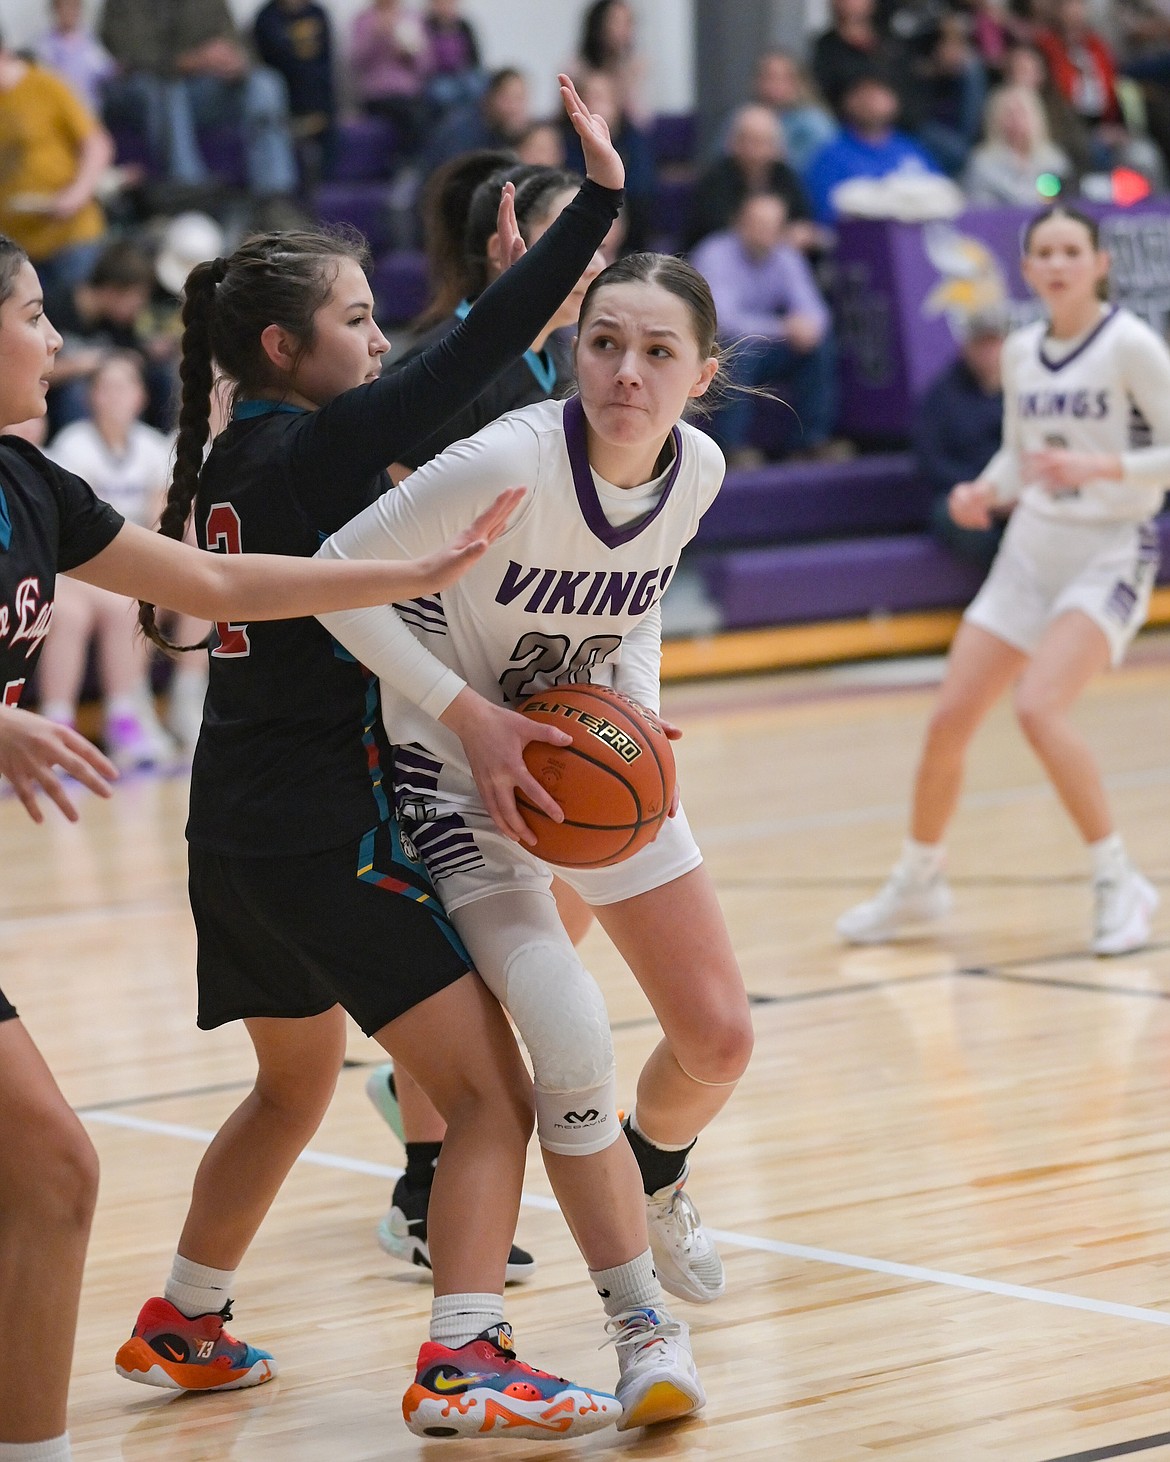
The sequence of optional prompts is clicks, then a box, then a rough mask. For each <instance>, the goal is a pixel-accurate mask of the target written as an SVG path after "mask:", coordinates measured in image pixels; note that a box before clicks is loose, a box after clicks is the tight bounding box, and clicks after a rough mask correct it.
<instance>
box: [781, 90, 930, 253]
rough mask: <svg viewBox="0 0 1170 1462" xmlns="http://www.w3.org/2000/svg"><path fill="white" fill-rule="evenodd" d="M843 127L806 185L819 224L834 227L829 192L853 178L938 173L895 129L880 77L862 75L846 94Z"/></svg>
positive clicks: (891, 100) (893, 99)
mask: <svg viewBox="0 0 1170 1462" xmlns="http://www.w3.org/2000/svg"><path fill="white" fill-rule="evenodd" d="M842 106H843V109H844V113H845V126H844V127H843V128H842V129H841V131H840V133H839V134H838V135H837V136H836V137H835V138H834V139H833V141H832V142H828V143H826V144H825V146H824V147H822V148H821V150H820V152H818V153H817V155H816V157H814V158H813V160H812V162H811V164H810V165H809V169H808V175H807V177H806V178H805V182H806V183H807V184H808V191H809V194H810V196H811V198H812V203H813V210H814V212H815V213H816V216H817V218H819V219H820V220H821V222H822V223H830V224H831V223H835V222H836V219H837V209H836V206H835V204H834V202H833V191H834V189H835V188H837V187H838V186H839V185H840V184H841V183H845V182H848V181H849V180H850V179H851V178H885V177H888V176H889V175H890V174H891V173H896V172H898V171H899V170H901V169H903V168H913V169H918V170H920V171H922V172H929V173H937V172H938V168H937V167H936V166H935V164H934V162H933V161H932V160H931V158H930V157H929V156H928V155H927V153H925V152H924V151H923V149H922V148H921V147H920V146H919V145H918V143H917V142H915V141H914V139H913V138H912V137H907V136H906V135H905V134H904V133H902V132H897V131H895V130H894V118H895V117H896V116H897V113H898V98H897V96H896V95H895V94H894V92H893V90H892V89H891V87H890V86H889V85H888V83H887V82H885V81H883V80H882V79H881V77H879V76H860V77H858V78H856V79H855V80H854V81H853V82H852V83H851V85H850V86H849V89H848V90H847V91H846V92H845V96H844V100H843V103H842Z"/></svg>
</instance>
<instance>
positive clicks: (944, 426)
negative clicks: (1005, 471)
mask: <svg viewBox="0 0 1170 1462" xmlns="http://www.w3.org/2000/svg"><path fill="white" fill-rule="evenodd" d="M1006 335H1007V320H1006V318H1005V317H1004V315H1003V313H1002V312H1001V311H995V310H991V311H988V312H986V313H984V314H981V315H975V316H973V317H972V319H971V320H970V321H968V323H967V327H966V330H965V332H964V337H963V343H962V346H961V347H960V350H959V354H958V356H957V358H956V359H955V360H954V361H953V362H952V363H951V364H950V365H949V366H948V367H947V368H946V370H944V371H943V372H942V374H941V375H940V376H938V377H937V379H936V380H935V381H934V382H933V383H932V384H931V385H930V386H929V387H928V388H927V391H926V394H925V395H924V396H923V398H922V400H921V401H920V402H919V403H918V406H917V408H916V410H915V413H914V456H915V460H916V462H917V465H918V471H919V473H920V474H921V476H922V478H923V480H924V481H925V482H926V483H927V484H928V485H929V487H930V489H931V491H932V493H933V494H934V501H933V503H932V506H931V513H930V526H931V531H932V532H933V533H934V535H935V537H936V538H938V539H939V541H940V542H942V543H945V544H946V546H947V547H948V548H950V549H951V550H952V551H953V552H954V553H956V554H958V555H959V557H960V558H964V559H967V560H969V561H970V562H973V563H977V564H981V565H982V566H983V567H984V568H988V567H989V566H990V564H991V560H992V559H993V558H994V557H995V550H996V548H997V547H998V546H999V540H1000V537H1001V536H1002V534H1003V522H1002V521H1000V522H997V523H996V524H994V525H993V526H992V527H990V528H960V527H959V525H958V524H957V523H956V522H955V520H954V519H953V518H952V517H951V514H950V510H949V507H948V504H947V499H948V497H949V496H950V492H951V489H952V488H953V487H954V486H955V484H956V483H957V482H973V481H974V480H975V479H976V478H977V477H978V476H979V474H980V473H981V472H982V471H983V469H984V468H985V467H986V466H987V464H988V463H989V462H990V461H991V459H992V457H994V456H995V454H996V452H998V451H999V447H1000V440H1001V437H1002V433H1003V375H1002V371H1001V361H1002V357H1003V342H1004V338H1005V336H1006Z"/></svg>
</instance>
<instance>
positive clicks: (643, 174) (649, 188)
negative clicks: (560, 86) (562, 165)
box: [563, 71, 658, 254]
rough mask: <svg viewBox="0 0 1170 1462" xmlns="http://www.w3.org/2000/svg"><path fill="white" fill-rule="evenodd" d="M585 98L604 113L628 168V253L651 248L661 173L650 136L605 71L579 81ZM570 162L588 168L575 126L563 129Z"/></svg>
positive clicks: (625, 214) (624, 211) (624, 214)
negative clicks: (623, 100)
mask: <svg viewBox="0 0 1170 1462" xmlns="http://www.w3.org/2000/svg"><path fill="white" fill-rule="evenodd" d="M577 90H578V91H579V92H580V93H581V100H582V101H583V102H584V103H585V105H586V106H587V107H588V108H589V110H590V111H591V112H596V113H597V114H598V115H599V116H601V117H604V118H605V121H606V123H607V125H608V127H609V133H610V137H611V138H612V139H613V145H614V146H615V147H616V148H617V151H618V156H619V157H620V158H621V160H622V162H623V163H624V164H625V168H626V202H625V207H624V208H623V209H622V218H623V221H624V224H625V242H624V245H623V248H624V251H625V252H626V253H631V254H633V253H637V252H638V251H639V250H641V249H646V248H649V247H650V245H651V242H652V237H651V236H652V232H653V228H652V225H653V215H654V194H655V190H656V188H657V186H658V175H657V171H656V169H655V165H654V153H653V150H652V149H651V146H650V139H649V137H648V136H647V135H646V133H645V132H644V131H643V130H642V129H641V127H639V126H638V125H637V123H636V122H635V121H634V120H633V118H632V117H630V116H629V114H628V113H627V112H625V111H623V110H622V105H621V97H620V94H619V92H618V90H617V88H616V87H615V86H614V84H613V82H612V81H611V80H610V78H609V76H608V74H607V73H606V72H604V71H587V72H585V74H584V75H583V76H582V77H581V78H580V79H579V80H578V82H577ZM563 131H564V138H565V162H566V166H567V167H569V168H570V169H571V170H572V171H574V172H579V173H582V174H583V173H584V172H585V158H584V155H583V153H582V151H581V139H580V138H579V137H578V136H577V133H576V132H575V131H574V130H573V128H572V127H571V126H568V125H566V127H565V128H564V129H563Z"/></svg>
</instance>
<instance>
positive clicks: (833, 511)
mask: <svg viewBox="0 0 1170 1462" xmlns="http://www.w3.org/2000/svg"><path fill="white" fill-rule="evenodd" d="M930 504H931V494H930V492H929V491H928V490H927V489H926V487H925V486H924V485H923V484H922V483H921V482H920V481H919V480H918V477H917V474H916V473H915V471H914V462H913V458H912V457H911V456H910V455H909V454H906V453H889V454H886V455H882V456H876V457H861V458H858V459H857V460H856V461H852V462H840V463H818V464H790V465H787V466H786V465H783V464H774V465H772V466H769V467H764V468H761V469H759V470H758V471H753V472H729V473H728V475H727V480H726V482H725V483H724V486H723V489H722V491H721V492H720V494H719V496H718V497H717V498H716V499H715V502H714V503H713V504H712V506H711V507H710V509H708V511H707V514H706V515H705V517H704V518H703V521H702V524H701V525H700V528H699V532H698V534H697V536H696V539H695V545H694V548H695V556H694V559H693V562H694V565H695V567H696V568H697V569H698V570H699V572H700V573H701V574H702V576H703V579H704V582H705V584H706V586H707V590H708V593H709V594H710V595H711V597H712V599H713V600H714V601H715V603H716V604H717V605H718V607H719V611H720V614H721V617H722V623H723V626H724V628H726V629H747V628H753V627H756V626H760V625H770V624H774V625H782V624H797V623H807V622H810V621H818V620H831V619H851V618H855V617H859V616H864V615H869V614H898V613H906V612H910V611H913V610H929V609H957V608H961V607H962V606H963V605H965V604H966V603H967V602H968V601H969V600H970V598H971V596H972V595H973V594H974V592H975V590H976V589H977V588H978V587H979V584H980V582H981V580H982V577H983V575H982V571H981V570H979V569H977V568H975V567H974V566H972V565H971V564H968V563H966V562H964V561H963V560H962V559H959V558H957V557H956V556H955V555H954V554H952V553H951V552H950V551H949V550H948V549H947V548H945V547H943V545H942V544H940V543H938V542H937V541H936V540H935V539H934V538H933V537H932V536H931V534H930V532H929V531H928V529H927V522H928V517H929V510H930ZM1157 529H1158V534H1159V538H1160V542H1161V549H1162V563H1161V567H1160V570H1159V574H1158V582H1159V583H1170V513H1164V514H1163V515H1162V516H1161V517H1160V518H1159V519H1158V520H1157ZM814 539H815V540H819V541H815V542H814V541H809V540H814Z"/></svg>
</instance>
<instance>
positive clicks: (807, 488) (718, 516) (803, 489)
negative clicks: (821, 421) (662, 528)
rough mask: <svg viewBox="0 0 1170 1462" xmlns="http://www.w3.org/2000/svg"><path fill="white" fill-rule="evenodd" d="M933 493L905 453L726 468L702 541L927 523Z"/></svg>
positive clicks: (831, 534)
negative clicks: (745, 469)
mask: <svg viewBox="0 0 1170 1462" xmlns="http://www.w3.org/2000/svg"><path fill="white" fill-rule="evenodd" d="M929 511H930V492H929V490H928V489H927V488H926V487H925V485H924V484H923V483H921V482H920V481H919V479H918V475H917V473H916V472H915V470H914V458H913V457H912V456H911V455H910V454H909V453H908V452H889V453H886V454H884V455H882V456H877V457H858V458H857V459H856V460H855V461H851V462H822V463H811V462H809V463H790V464H784V463H775V464H773V465H772V466H769V467H761V468H759V469H757V470H755V471H751V472H729V473H728V474H727V480H726V481H725V482H724V484H723V488H722V490H721V491H720V493H719V496H718V497H717V498H716V499H715V501H714V503H713V504H712V505H711V507H710V508H708V510H707V512H706V514H705V515H704V517H703V521H702V523H701V524H700V525H699V532H698V535H697V537H696V539H695V542H696V544H697V545H698V546H700V547H712V546H715V545H717V544H729V545H730V544H748V543H760V542H768V541H775V540H776V539H784V540H786V541H788V542H795V541H800V540H807V539H812V538H841V537H844V536H846V535H848V534H859V533H897V532H907V531H909V530H912V529H916V528H922V527H923V526H924V525H925V523H926V521H927V517H928V514H929Z"/></svg>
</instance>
